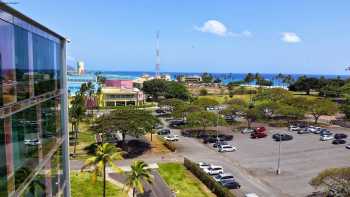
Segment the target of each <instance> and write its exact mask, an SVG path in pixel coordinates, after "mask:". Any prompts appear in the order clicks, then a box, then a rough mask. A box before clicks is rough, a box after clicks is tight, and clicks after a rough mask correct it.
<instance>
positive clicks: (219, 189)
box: [184, 158, 235, 197]
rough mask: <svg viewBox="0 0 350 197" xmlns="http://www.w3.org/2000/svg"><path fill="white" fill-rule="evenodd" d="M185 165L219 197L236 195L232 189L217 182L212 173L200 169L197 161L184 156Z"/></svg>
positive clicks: (233, 196)
mask: <svg viewBox="0 0 350 197" xmlns="http://www.w3.org/2000/svg"><path fill="white" fill-rule="evenodd" d="M184 166H185V167H186V168H187V169H188V170H189V171H191V172H192V174H194V175H195V176H196V177H197V178H198V179H199V180H201V181H202V182H203V183H204V184H205V185H206V186H207V187H208V188H209V189H210V190H211V191H212V192H213V193H214V194H216V195H217V196H218V197H235V195H234V194H233V193H232V192H230V190H228V189H227V188H225V187H223V186H222V185H220V183H218V182H216V181H215V180H214V179H213V178H212V177H211V176H210V175H208V174H206V173H205V172H204V171H203V170H202V169H200V168H199V166H198V165H197V164H196V163H194V162H192V161H190V160H189V159H187V158H184Z"/></svg>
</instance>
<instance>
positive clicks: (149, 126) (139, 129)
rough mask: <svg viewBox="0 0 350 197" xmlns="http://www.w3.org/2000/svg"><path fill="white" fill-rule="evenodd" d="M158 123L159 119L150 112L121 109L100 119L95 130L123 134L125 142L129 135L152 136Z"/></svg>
mask: <svg viewBox="0 0 350 197" xmlns="http://www.w3.org/2000/svg"><path fill="white" fill-rule="evenodd" d="M158 123H159V119H158V118H157V117H155V116H153V115H152V114H151V113H150V112H149V111H145V110H140V109H132V108H130V109H119V110H114V111H112V112H110V114H107V115H104V116H101V117H100V118H98V119H97V120H96V124H95V127H94V129H95V130H96V131H97V132H102V133H106V132H121V134H122V137H123V139H122V140H123V142H124V141H125V136H126V135H127V134H128V135H131V136H134V137H139V136H143V135H145V134H146V133H151V134H152V130H153V128H154V127H155V125H156V124H158Z"/></svg>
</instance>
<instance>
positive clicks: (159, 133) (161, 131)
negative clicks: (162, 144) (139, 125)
mask: <svg viewBox="0 0 350 197" xmlns="http://www.w3.org/2000/svg"><path fill="white" fill-rule="evenodd" d="M157 134H158V135H169V134H170V129H161V130H159V131H158V132H157Z"/></svg>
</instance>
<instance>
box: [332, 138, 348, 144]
mask: <svg viewBox="0 0 350 197" xmlns="http://www.w3.org/2000/svg"><path fill="white" fill-rule="evenodd" d="M345 143H346V141H345V140H342V139H335V140H333V142H332V144H345Z"/></svg>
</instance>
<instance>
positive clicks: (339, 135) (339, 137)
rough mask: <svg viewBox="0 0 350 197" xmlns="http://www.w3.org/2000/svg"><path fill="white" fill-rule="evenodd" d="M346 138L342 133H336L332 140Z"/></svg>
mask: <svg viewBox="0 0 350 197" xmlns="http://www.w3.org/2000/svg"><path fill="white" fill-rule="evenodd" d="M347 137H348V136H347V135H346V134H344V133H337V134H335V135H334V139H345V138H347Z"/></svg>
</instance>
